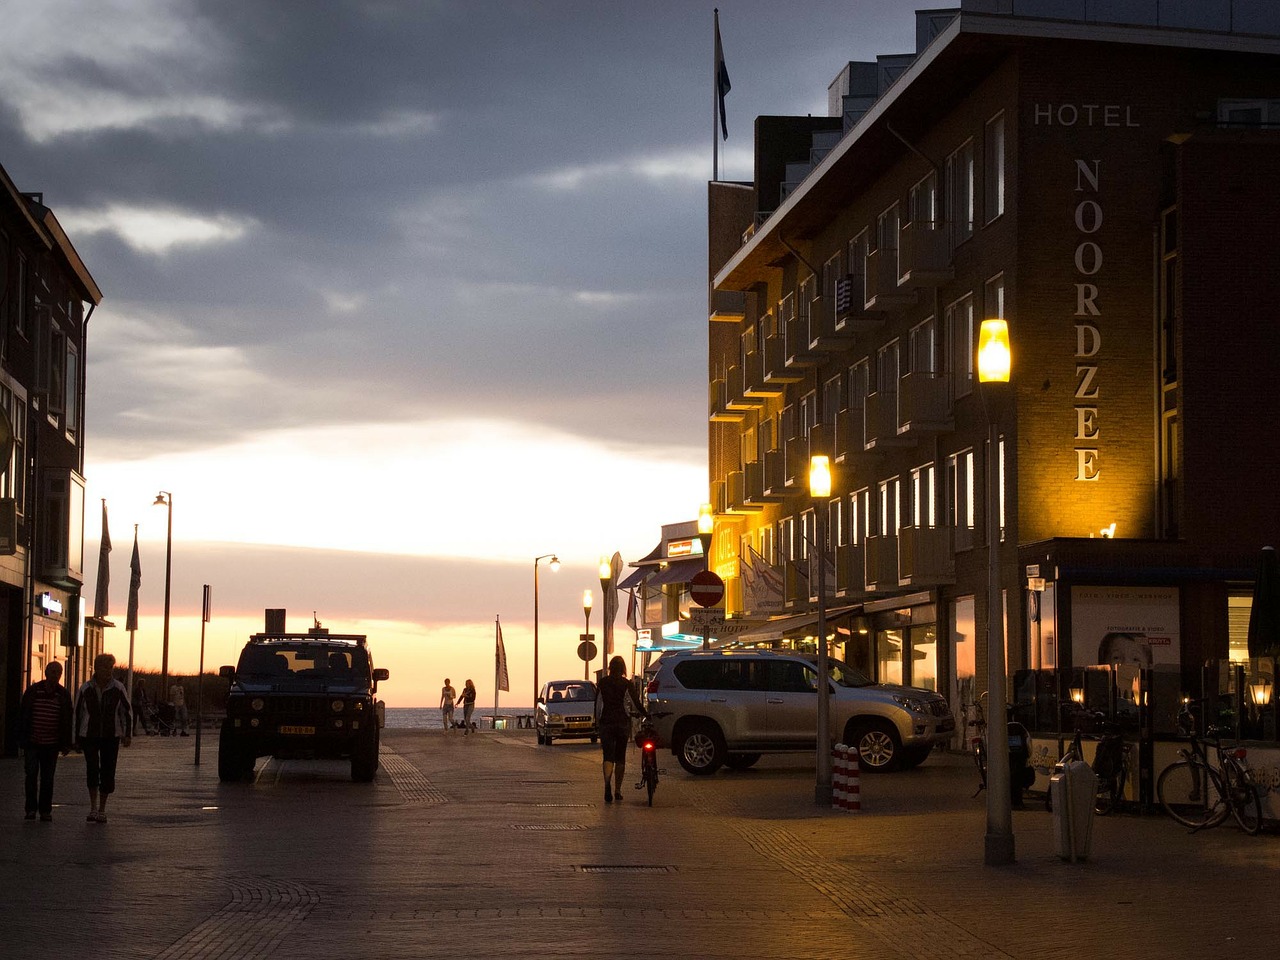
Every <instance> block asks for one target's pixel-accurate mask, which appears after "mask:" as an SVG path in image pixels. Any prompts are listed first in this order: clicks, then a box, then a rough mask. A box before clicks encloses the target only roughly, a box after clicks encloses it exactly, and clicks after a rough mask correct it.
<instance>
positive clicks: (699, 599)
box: [689, 570, 724, 607]
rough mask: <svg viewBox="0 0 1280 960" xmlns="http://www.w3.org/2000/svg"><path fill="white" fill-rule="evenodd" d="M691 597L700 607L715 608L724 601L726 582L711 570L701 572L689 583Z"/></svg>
mask: <svg viewBox="0 0 1280 960" xmlns="http://www.w3.org/2000/svg"><path fill="white" fill-rule="evenodd" d="M689 596H690V597H692V598H693V602H694V603H696V604H698V606H700V607H714V606H715V605H716V604H717V603H719V602H720V601H721V600H723V599H724V581H723V580H721V579H720V577H719V576H718V575H717V574H715V573H713V572H712V571H710V570H699V571H698V572H697V573H695V574H694V575H693V579H692V580H690V581H689Z"/></svg>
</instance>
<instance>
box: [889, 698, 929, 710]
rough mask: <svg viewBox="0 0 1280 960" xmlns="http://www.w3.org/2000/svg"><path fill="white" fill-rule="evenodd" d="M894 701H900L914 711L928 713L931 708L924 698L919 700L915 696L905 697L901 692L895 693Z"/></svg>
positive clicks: (899, 702)
mask: <svg viewBox="0 0 1280 960" xmlns="http://www.w3.org/2000/svg"><path fill="white" fill-rule="evenodd" d="M893 701H894V703H898V704H901V705H902V706H904V707H906V708H907V709H908V710H910V711H911V712H912V713H928V712H929V708H928V706H927V705H926V704H925V702H924V701H923V700H918V699H917V698H915V697H904V696H902V695H900V694H896V693H895V694H894V695H893Z"/></svg>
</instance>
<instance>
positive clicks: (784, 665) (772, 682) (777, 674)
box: [766, 660, 818, 693]
mask: <svg viewBox="0 0 1280 960" xmlns="http://www.w3.org/2000/svg"><path fill="white" fill-rule="evenodd" d="M766 666H768V687H767V689H769V690H771V691H774V692H777V693H812V692H813V691H814V690H817V689H818V673H817V671H816V670H812V669H810V668H809V667H808V666H807V665H805V664H803V663H797V662H796V661H794V660H775V661H772V662H770V663H768V664H767V665H766Z"/></svg>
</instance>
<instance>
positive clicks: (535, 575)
mask: <svg viewBox="0 0 1280 960" xmlns="http://www.w3.org/2000/svg"><path fill="white" fill-rule="evenodd" d="M541 559H542V558H541V557H534V558H533V706H534V707H535V708H536V707H537V705H538V692H539V690H540V689H541V688H540V687H539V686H538V561H539V560H541Z"/></svg>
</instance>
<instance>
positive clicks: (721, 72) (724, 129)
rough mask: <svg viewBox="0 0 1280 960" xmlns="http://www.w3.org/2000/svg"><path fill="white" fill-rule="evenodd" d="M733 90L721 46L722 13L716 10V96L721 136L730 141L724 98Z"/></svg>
mask: <svg viewBox="0 0 1280 960" xmlns="http://www.w3.org/2000/svg"><path fill="white" fill-rule="evenodd" d="M731 89H733V87H732V85H731V84H730V83H729V68H728V67H726V66H725V65H724V49H723V48H722V47H721V46H720V11H719V10H716V96H717V97H718V98H719V100H720V136H721V137H722V138H723V139H725V140H728V139H729V127H728V124H727V123H725V117H724V98H725V95H726V94H727V93H728V92H729V91H730V90H731Z"/></svg>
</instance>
